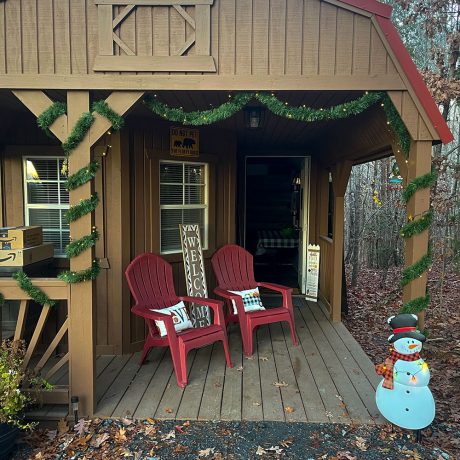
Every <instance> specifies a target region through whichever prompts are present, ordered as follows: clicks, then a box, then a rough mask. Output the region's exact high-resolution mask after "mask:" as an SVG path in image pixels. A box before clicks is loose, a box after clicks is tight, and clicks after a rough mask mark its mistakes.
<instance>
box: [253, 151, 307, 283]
mask: <svg viewBox="0 0 460 460" xmlns="http://www.w3.org/2000/svg"><path fill="white" fill-rule="evenodd" d="M303 164H304V159H303V158H300V157H248V158H246V176H245V177H246V201H245V246H246V249H248V250H249V251H250V252H251V253H252V254H253V255H254V270H255V276H256V279H259V280H261V281H262V280H263V281H271V282H276V283H279V284H284V285H287V286H291V287H293V288H298V287H299V283H298V260H299V257H298V254H299V227H300V212H301V198H300V197H301V171H302V168H303Z"/></svg>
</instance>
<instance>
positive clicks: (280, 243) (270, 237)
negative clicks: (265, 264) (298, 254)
mask: <svg viewBox="0 0 460 460" xmlns="http://www.w3.org/2000/svg"><path fill="white" fill-rule="evenodd" d="M257 237H258V241H257V253H256V254H257V255H261V254H263V253H264V252H265V249H266V248H297V247H298V246H299V238H298V237H294V238H286V237H284V236H283V235H282V234H281V232H280V231H279V230H260V231H258V232H257Z"/></svg>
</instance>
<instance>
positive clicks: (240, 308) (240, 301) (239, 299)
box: [214, 287, 246, 318]
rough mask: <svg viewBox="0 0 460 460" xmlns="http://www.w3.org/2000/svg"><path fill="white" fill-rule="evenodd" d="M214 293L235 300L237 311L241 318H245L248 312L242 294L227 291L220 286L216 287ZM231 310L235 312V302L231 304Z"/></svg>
mask: <svg viewBox="0 0 460 460" xmlns="http://www.w3.org/2000/svg"><path fill="white" fill-rule="evenodd" d="M214 294H216V295H218V296H219V297H222V298H224V299H227V300H230V301H232V300H233V301H234V302H235V305H236V311H237V312H238V316H240V318H243V317H244V316H245V315H246V312H245V311H244V304H243V298H242V297H241V296H240V295H238V294H234V293H233V292H230V291H226V290H225V289H222V288H219V287H217V288H215V289H214ZM231 311H232V314H233V304H232V305H231Z"/></svg>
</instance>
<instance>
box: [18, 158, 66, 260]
mask: <svg viewBox="0 0 460 460" xmlns="http://www.w3.org/2000/svg"><path fill="white" fill-rule="evenodd" d="M30 159H37V160H56V162H57V168H58V169H57V171H58V179H57V180H46V179H45V180H44V181H43V182H49V183H56V184H57V186H58V193H57V196H58V198H59V201H61V187H63V183H64V182H65V179H63V180H61V179H60V171H59V163H58V161H59V160H65V155H40V154H38V155H34V154H26V155H24V154H23V155H22V171H23V174H22V182H23V196H24V200H23V202H24V225H26V226H27V225H30V215H29V210H30V209H57V210H59V211H61V210H68V209H69V208H70V201H69V203H65V204H62V203H58V204H50V203H48V204H30V203H29V200H28V198H29V197H28V190H27V184H28V183H33V182H32V181H28V179H27V161H28V160H30ZM62 224H63V217H62V214H61V213H59V229H56V230H54V229H52V231H55V232H56V233H59V235H60V242H61V248H62V252H57V249H56V247H55V248H54V257H56V258H62V259H64V258H66V257H67V256H66V253H65V247H66V245H65V244H64V242H63V241H62V235H63V233H68V234H69V237H70V228H69V231H67V230H63V226H62Z"/></svg>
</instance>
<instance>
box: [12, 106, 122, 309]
mask: <svg viewBox="0 0 460 460" xmlns="http://www.w3.org/2000/svg"><path fill="white" fill-rule="evenodd" d="M92 110H93V111H94V112H96V113H98V114H100V115H101V116H103V117H104V118H106V119H107V120H108V121H109V122H110V124H111V126H112V127H113V129H115V130H118V129H120V128H121V127H122V126H123V118H122V117H121V116H120V115H119V114H117V113H116V112H115V111H114V110H113V109H111V108H110V107H109V105H108V104H107V103H106V102H105V101H97V102H95V103H94V104H93V106H92ZM66 112H67V106H66V104H63V103H60V102H55V103H53V104H52V105H51V106H50V107H49V108H48V109H46V110H45V111H44V112H43V113H42V114H41V115H40V116H39V117H38V118H37V123H38V126H39V127H40V128H42V129H43V130H44V131H46V132H47V133H51V132H50V129H49V128H50V126H51V125H52V124H53V123H54V122H55V121H56V119H57V118H59V117H60V116H61V115H64V114H65V113H66ZM93 123H94V116H93V114H92V113H91V112H84V113H83V114H82V115H81V116H80V118H79V119H78V120H77V122H76V124H75V126H74V127H73V128H72V131H71V133H70V135H69V137H68V138H67V139H66V140H65V142H63V143H62V148H63V150H64V153H65V155H66V160H65V162H67V160H68V157H69V156H70V154H71V153H72V151H73V150H74V149H75V148H76V147H77V146H78V145H79V144H80V143H81V142H82V140H83V139H84V137H85V136H86V135H87V134H88V131H89V129H90V128H91V126H92V124H93ZM98 169H99V164H98V163H97V162H96V161H92V162H90V163H89V164H88V165H87V166H84V167H83V168H81V169H79V170H78V171H77V172H76V173H75V174H72V175H71V176H70V177H68V179H67V181H66V183H65V185H66V189H67V190H69V191H70V190H75V189H76V188H78V187H81V186H82V185H84V184H86V183H88V182H90V181H91V180H92V179H94V177H95V176H96V173H97V171H98ZM98 203H99V197H98V195H97V193H94V194H92V195H91V197H90V198H87V199H82V200H80V202H79V203H78V204H76V205H74V206H71V207H70V209H69V211H68V212H67V213H66V218H67V220H68V222H73V221H75V220H77V219H79V218H81V217H83V216H84V215H86V214H88V213H90V212H93V211H94V210H95V208H96V207H97V205H98ZM98 238H99V233H98V231H97V230H96V228H95V227H93V230H92V231H91V234H90V235H85V236H83V237H82V238H79V239H78V240H75V241H72V242H71V243H69V244H68V245H67V247H66V254H67V255H68V257H69V258H71V257H76V256H78V255H79V254H81V253H82V252H83V251H85V250H87V249H89V248H91V247H93V246H94V245H95V244H96V241H97V240H98ZM99 272H100V265H99V262H98V261H97V260H94V261H93V263H92V265H91V267H89V268H87V269H84V270H81V271H77V272H72V271H64V272H61V273H60V274H59V275H58V278H59V279H61V280H63V281H65V282H66V283H80V282H84V281H88V280H94V279H95V278H96V277H97V276H98V274H99ZM14 278H15V279H16V280H17V281H18V284H19V286H20V287H21V289H23V290H24V291H25V292H27V293H28V294H29V295H30V297H32V298H33V299H34V300H36V301H37V302H39V303H41V304H42V305H43V304H44V303H47V304H49V305H53V304H54V303H55V302H54V301H52V300H49V299H48V298H47V297H46V295H45V294H44V293H43V292H42V291H40V289H38V288H36V287H35V286H33V285H32V282H31V281H30V280H29V278H27V276H26V275H25V274H23V273H22V274H21V273H18V274H16V275H14Z"/></svg>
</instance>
